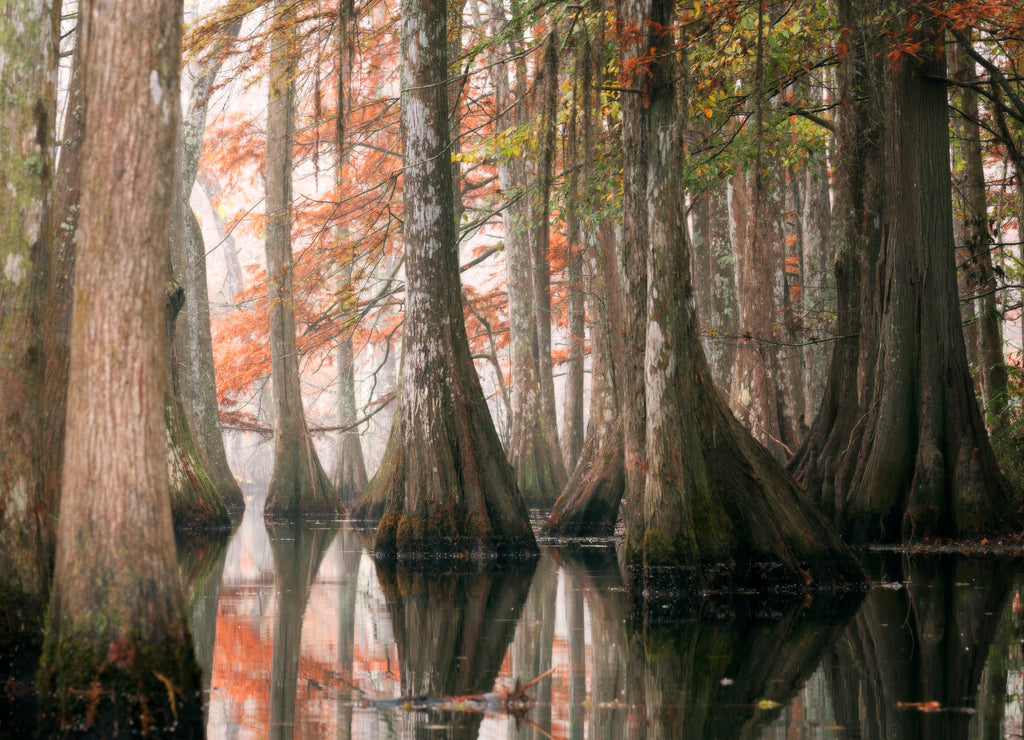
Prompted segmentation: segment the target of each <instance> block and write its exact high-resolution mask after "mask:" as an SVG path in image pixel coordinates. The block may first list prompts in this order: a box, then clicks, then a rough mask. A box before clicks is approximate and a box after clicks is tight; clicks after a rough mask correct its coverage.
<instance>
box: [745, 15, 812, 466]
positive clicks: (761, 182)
mask: <svg viewBox="0 0 1024 740" xmlns="http://www.w3.org/2000/svg"><path fill="white" fill-rule="evenodd" d="M766 7H767V6H766V5H761V6H759V8H758V33H757V63H756V65H757V66H756V70H755V76H754V81H753V90H752V96H753V102H752V106H753V109H754V110H753V112H752V115H753V118H754V132H753V134H752V135H753V136H754V139H755V142H754V147H755V150H754V161H753V162H752V163H751V164H750V165H749V167H748V168H744V169H740V170H738V171H737V172H736V174H735V176H734V178H733V188H732V203H731V206H732V214H733V218H732V221H733V223H734V225H735V227H736V229H735V233H734V234H733V249H734V257H735V263H736V288H737V297H738V302H739V329H740V334H741V335H742V337H743V338H742V340H740V344H739V346H738V347H737V351H736V363H735V366H734V367H733V375H732V386H731V389H730V391H729V407H730V408H731V409H732V411H733V413H734V414H735V415H736V417H737V418H738V419H739V420H740V422H741V423H742V424H743V425H744V426H745V427H746V428H747V429H748V430H749V431H750V433H751V434H753V436H754V438H755V439H756V440H758V441H759V442H760V443H761V444H763V445H765V447H767V448H768V449H769V450H770V451H771V453H772V454H773V455H774V456H775V458H776V459H778V460H779V461H780V462H781V461H785V460H788V459H789V458H790V457H792V455H793V452H794V451H795V450H796V449H797V445H799V443H800V441H801V429H800V424H799V419H800V417H801V415H802V412H803V392H802V387H801V378H800V361H799V355H798V353H796V352H793V351H792V350H791V348H789V347H786V346H785V345H786V344H792V343H793V337H792V335H791V333H790V331H789V326H788V325H787V322H786V321H785V318H786V313H787V308H788V307H789V301H788V299H789V296H788V295H787V290H786V240H785V234H784V228H783V221H784V214H785V190H786V186H785V177H786V173H785V167H784V165H783V164H782V162H781V161H779V160H780V159H781V158H780V157H777V156H774V155H773V154H772V153H771V150H770V147H769V146H768V143H767V142H766V135H765V128H766V127H765V123H764V117H765V114H766V113H770V108H771V107H772V106H773V103H772V101H771V100H769V99H767V97H766V93H765V81H764V60H763V46H764V33H763V30H762V26H763V24H764V22H765V21H766V20H770V19H766V18H765V16H766V10H765V8H766ZM769 172H770V174H769Z"/></svg>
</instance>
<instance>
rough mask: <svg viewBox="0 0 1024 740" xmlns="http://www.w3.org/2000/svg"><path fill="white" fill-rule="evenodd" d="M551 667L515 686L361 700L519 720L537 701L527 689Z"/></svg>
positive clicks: (389, 706)
mask: <svg viewBox="0 0 1024 740" xmlns="http://www.w3.org/2000/svg"><path fill="white" fill-rule="evenodd" d="M554 671H555V669H554V668H551V669H549V670H547V671H545V672H544V673H542V674H540V675H539V676H537V677H536V678H535V679H533V680H532V681H530V682H529V683H526V684H524V683H521V682H520V681H519V679H518V678H517V679H516V685H515V687H514V688H511V689H509V688H506V687H504V686H500V687H498V689H497V690H496V691H484V692H480V693H476V694H466V695H464V696H426V695H423V696H400V697H397V698H395V699H364V700H363V701H362V702H360V703H361V704H363V705H365V706H367V707H374V708H377V709H404V710H406V711H410V712H422V711H432V712H473V713H474V714H509V715H512V716H513V717H515V718H516V719H517V720H518V719H523V717H524V715H525V714H526V712H528V711H529V710H530V709H531V708H533V706H534V704H535V703H536V702H535V701H534V700H533V699H532V698H530V696H529V695H528V694H527V693H526V692H527V690H528V689H529V688H530V687H532V686H533V685H534V684H536V683H537V682H538V681H542V680H544V679H545V678H547V677H548V676H550V675H551V674H552V673H554ZM527 721H529V720H527ZM530 724H533V723H532V722H531V723H530ZM537 729H540V728H537ZM545 734H546V733H545Z"/></svg>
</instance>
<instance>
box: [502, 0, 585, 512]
mask: <svg viewBox="0 0 1024 740" xmlns="http://www.w3.org/2000/svg"><path fill="white" fill-rule="evenodd" d="M490 10H491V17H490V24H491V33H492V35H494V36H496V37H497V36H499V34H503V33H508V32H509V29H507V28H506V20H505V12H504V9H503V7H501V4H500V3H491V9H490ZM510 46H512V44H511V43H510ZM510 51H512V49H510ZM491 64H492V66H491V81H492V84H493V85H494V97H495V104H496V107H497V109H498V111H499V113H498V119H497V127H498V129H499V131H511V130H512V129H513V127H516V126H522V125H524V123H525V119H526V101H525V100H524V99H523V98H522V97H521V96H520V95H518V94H517V96H516V98H515V101H514V102H513V100H512V95H511V91H510V89H509V79H508V70H507V68H506V66H505V65H504V64H502V63H500V62H499V61H498V60H497V59H496V58H495V55H492V56H491ZM517 159H518V158H515V157H507V158H503V159H502V160H501V161H499V162H498V180H499V184H500V186H501V189H502V191H504V192H506V193H510V194H513V196H515V194H516V193H517V192H519V193H521V192H522V190H523V189H524V188H525V186H526V177H525V173H524V169H525V167H524V164H523V162H522V161H516V160H517ZM526 215H527V211H526V208H525V200H524V199H523V198H521V197H520V198H518V199H517V200H516V201H515V202H514V203H510V204H509V206H508V208H506V209H505V210H504V211H503V212H502V231H503V233H504V238H505V275H506V284H507V286H508V304H509V308H508V312H509V336H510V344H511V349H512V352H511V354H512V437H511V443H510V445H509V455H508V457H509V462H510V463H511V464H512V468H513V470H514V471H515V474H516V485H517V486H518V487H519V490H520V491H521V492H522V494H523V498H524V499H525V500H526V502H527V503H528V504H529V505H532V506H538V507H547V506H550V504H551V502H552V501H553V500H554V498H555V496H557V495H558V492H559V491H561V490H562V486H564V485H565V481H566V478H567V477H568V476H567V473H566V470H565V464H564V461H563V460H562V457H561V452H560V450H559V448H558V436H557V431H556V432H555V433H553V432H552V427H553V425H552V424H551V418H552V417H549V416H548V415H547V414H546V413H545V407H544V397H543V390H542V387H541V380H540V374H541V368H540V366H539V363H538V354H537V353H535V351H534V347H535V346H536V342H537V333H536V331H537V328H536V327H537V324H538V323H539V322H540V319H539V318H537V316H536V311H537V306H538V304H537V301H536V300H535V297H534V292H535V290H536V287H537V286H536V284H535V277H536V276H535V275H534V272H533V267H532V264H533V263H532V261H531V260H532V257H531V252H530V239H529V235H528V233H527V231H526ZM544 228H545V229H546V228H547V224H546V222H545V225H544ZM545 256H546V255H545ZM544 269H545V270H547V263H546V262H545V265H544ZM549 312H550V305H549ZM544 320H545V321H548V322H549V323H550V316H549V315H546V318H545V319H544ZM549 337H550V333H549ZM548 346H549V352H548V357H549V358H550V339H549V345H548ZM549 364H550V363H549ZM549 369H550V368H549Z"/></svg>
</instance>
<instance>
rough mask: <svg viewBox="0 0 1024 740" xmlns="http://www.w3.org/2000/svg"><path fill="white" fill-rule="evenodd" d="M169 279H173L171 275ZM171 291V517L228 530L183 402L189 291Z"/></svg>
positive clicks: (179, 523) (167, 416)
mask: <svg viewBox="0 0 1024 740" xmlns="http://www.w3.org/2000/svg"><path fill="white" fill-rule="evenodd" d="M172 229H173V222H172ZM168 267H170V266H169V265H168ZM168 278H172V276H171V274H170V272H168ZM167 289H168V290H169V291H170V293H169V294H168V295H167V303H166V305H165V306H164V321H165V328H164V331H165V332H166V345H165V346H166V347H167V348H168V358H167V366H166V373H165V374H166V381H165V387H164V421H165V423H166V425H167V477H168V481H169V483H170V496H171V517H172V518H173V520H174V528H175V529H176V530H184V529H216V528H228V527H230V526H231V517H230V515H229V514H228V510H227V507H226V506H225V504H224V498H223V496H221V494H220V491H219V490H217V487H216V486H215V485H214V484H213V481H212V480H210V476H209V475H207V473H206V467H205V466H204V465H203V462H202V460H201V459H200V457H199V452H198V450H197V449H196V446H195V443H194V442H193V439H192V431H191V430H190V429H189V425H188V418H187V417H186V415H185V407H184V404H183V402H182V399H183V397H184V396H185V395H186V394H185V393H184V392H183V390H182V387H181V385H182V384H181V379H180V378H179V373H177V372H175V369H174V362H175V353H174V352H173V351H172V348H173V347H174V328H175V326H176V324H177V319H178V315H179V313H180V311H181V309H182V307H183V305H184V303H185V291H184V290H183V289H182V288H181V287H180V286H178V285H176V284H175V283H174V281H173V279H169V281H168V283H167Z"/></svg>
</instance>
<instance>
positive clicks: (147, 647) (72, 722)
mask: <svg viewBox="0 0 1024 740" xmlns="http://www.w3.org/2000/svg"><path fill="white" fill-rule="evenodd" d="M201 685H202V684H201V680H200V670H199V666H198V665H197V663H196V661H195V656H194V653H193V650H192V645H191V640H189V639H188V638H187V637H186V638H185V639H184V640H171V639H168V640H166V641H164V642H159V643H148V642H146V641H145V640H143V639H142V638H141V637H140V636H139V635H138V634H136V633H133V634H129V635H128V636H126V637H123V638H119V639H117V640H114V641H112V642H110V643H109V644H107V645H106V646H102V645H97V643H96V642H95V640H94V639H93V638H92V637H91V636H84V635H70V636H61V637H59V638H54V639H49V640H47V644H46V647H45V649H44V654H43V661H42V664H41V665H40V669H39V675H38V676H37V686H38V692H39V708H40V713H39V718H40V719H39V724H40V730H41V735H42V736H49V735H53V734H58V731H59V734H66V733H67V732H68V731H71V732H75V733H77V732H92V733H95V734H96V735H97V736H100V737H114V736H119V735H122V734H123V735H146V734H159V735H161V736H166V737H197V736H200V735H201V734H202V731H203V716H202V690H201Z"/></svg>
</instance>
